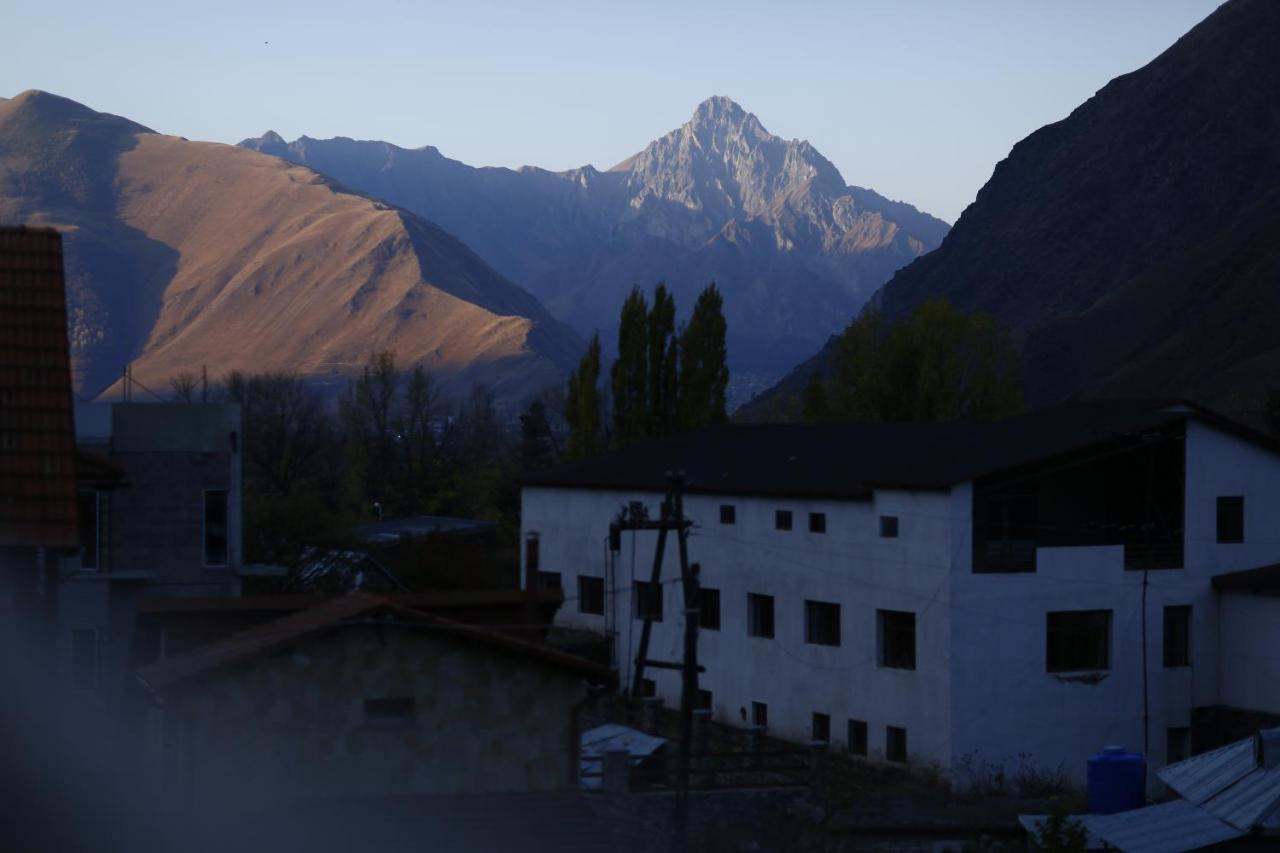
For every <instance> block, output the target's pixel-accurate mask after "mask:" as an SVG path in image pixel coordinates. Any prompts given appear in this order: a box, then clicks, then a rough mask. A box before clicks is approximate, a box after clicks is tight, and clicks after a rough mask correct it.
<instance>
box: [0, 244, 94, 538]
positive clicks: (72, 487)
mask: <svg viewBox="0 0 1280 853" xmlns="http://www.w3.org/2000/svg"><path fill="white" fill-rule="evenodd" d="M75 447H76V436H75V422H74V420H73V415H72V405H71V359H70V352H69V350H68V348H67V301H66V288H65V285H64V283H63V278H62V238H61V236H59V234H58V232H57V231H54V230H53V229H52V228H0V545H21V546H38V545H44V546H47V547H51V548H74V547H75V546H76V545H77V544H78V539H79V528H78V526H77V523H76V465H75Z"/></svg>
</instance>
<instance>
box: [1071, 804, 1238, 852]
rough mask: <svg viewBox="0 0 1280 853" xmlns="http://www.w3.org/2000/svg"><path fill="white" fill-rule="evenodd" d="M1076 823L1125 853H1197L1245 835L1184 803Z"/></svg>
mask: <svg viewBox="0 0 1280 853" xmlns="http://www.w3.org/2000/svg"><path fill="white" fill-rule="evenodd" d="M1080 820H1081V821H1082V822H1083V823H1084V825H1085V828H1086V829H1088V830H1089V833H1090V834H1091V835H1093V836H1094V837H1096V838H1099V839H1101V840H1103V841H1105V842H1106V843H1107V844H1110V845H1111V846H1112V847H1117V848H1119V849H1120V850H1124V851H1126V853H1179V851H1183V850H1198V849H1199V848H1201V847H1207V846H1209V845H1210V844H1221V843H1222V842H1223V841H1230V840H1231V839H1232V838H1239V837H1240V836H1242V835H1244V834H1245V833H1244V832H1243V831H1241V830H1239V829H1237V828H1235V827H1233V826H1231V825H1230V824H1227V823H1226V822H1224V821H1221V820H1218V819H1217V818H1216V817H1214V816H1213V815H1211V814H1208V813H1207V812H1205V811H1204V810H1203V809H1200V808H1197V807H1196V806H1193V805H1192V804H1191V803H1189V802H1187V801H1186V800H1173V801H1171V802H1168V803H1161V804H1160V805H1157V806H1147V807H1146V808H1143V809H1134V810H1133V811H1129V812H1119V813H1118V814H1111V815H1085V816H1083V817H1082V818H1080Z"/></svg>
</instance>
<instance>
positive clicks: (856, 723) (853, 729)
mask: <svg viewBox="0 0 1280 853" xmlns="http://www.w3.org/2000/svg"><path fill="white" fill-rule="evenodd" d="M849 751H850V752H852V753H853V754H854V755H866V754H867V721H866V720H850V721H849Z"/></svg>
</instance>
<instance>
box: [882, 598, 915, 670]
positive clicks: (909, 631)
mask: <svg viewBox="0 0 1280 853" xmlns="http://www.w3.org/2000/svg"><path fill="white" fill-rule="evenodd" d="M876 625H877V627H878V629H879V631H878V633H879V643H878V645H879V649H878V650H879V658H880V666H882V667H885V668H887V669H915V668H916V615H915V614H914V613H907V612H905V611H902V610H877V611H876Z"/></svg>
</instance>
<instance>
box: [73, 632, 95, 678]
mask: <svg viewBox="0 0 1280 853" xmlns="http://www.w3.org/2000/svg"><path fill="white" fill-rule="evenodd" d="M71 683H72V684H73V685H75V686H76V687H80V688H83V689H85V690H93V689H94V688H96V687H97V686H98V631H97V629H95V628H76V629H75V630H73V631H72V632H71Z"/></svg>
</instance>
